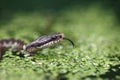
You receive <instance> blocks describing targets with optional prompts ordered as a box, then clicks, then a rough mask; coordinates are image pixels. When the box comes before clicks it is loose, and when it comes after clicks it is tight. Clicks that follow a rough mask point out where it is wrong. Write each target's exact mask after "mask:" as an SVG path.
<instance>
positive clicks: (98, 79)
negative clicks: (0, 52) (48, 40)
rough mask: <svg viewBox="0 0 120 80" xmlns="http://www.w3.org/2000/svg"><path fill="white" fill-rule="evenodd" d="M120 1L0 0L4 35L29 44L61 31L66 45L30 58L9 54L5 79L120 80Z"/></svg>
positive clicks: (1, 72)
mask: <svg viewBox="0 0 120 80" xmlns="http://www.w3.org/2000/svg"><path fill="white" fill-rule="evenodd" d="M119 9H120V0H19V1H18V0H0V37H1V39H5V38H18V39H21V40H24V41H25V42H31V41H32V40H34V39H36V38H37V37H40V36H42V35H46V34H51V33H56V32H62V33H64V34H65V36H66V37H69V38H70V39H72V40H73V41H74V42H75V45H76V47H75V48H74V49H72V48H71V47H70V46H69V43H67V42H63V43H61V45H58V46H56V47H55V48H51V49H45V50H42V51H40V52H38V55H36V56H35V57H32V59H31V58H30V59H29V58H25V59H24V58H21V57H19V56H16V55H12V52H11V51H7V52H6V53H7V54H8V55H7V54H6V55H5V56H4V58H5V59H4V60H3V61H1V62H0V78H1V80H16V79H17V80H80V79H81V80H93V79H94V80H103V79H104V80H110V79H112V80H115V79H116V80H117V79H118V80H119V79H120V76H119V75H120V48H119V47H120V36H119V34H120V10H119Z"/></svg>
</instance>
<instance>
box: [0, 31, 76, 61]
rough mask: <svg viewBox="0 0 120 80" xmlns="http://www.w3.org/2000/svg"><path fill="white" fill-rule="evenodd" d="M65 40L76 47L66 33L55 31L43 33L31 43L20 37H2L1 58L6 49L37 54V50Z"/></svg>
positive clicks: (0, 43) (0, 44)
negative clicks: (47, 33)
mask: <svg viewBox="0 0 120 80" xmlns="http://www.w3.org/2000/svg"><path fill="white" fill-rule="evenodd" d="M64 40H67V41H69V42H70V43H71V44H72V46H73V47H74V42H73V41H72V40H71V39H69V38H66V37H65V36H64V33H53V34H49V35H43V36H41V37H38V38H37V39H35V40H33V41H32V42H30V43H25V42H24V41H22V40H20V39H14V38H10V39H2V40H0V59H2V57H3V55H4V53H5V51H7V50H9V49H11V50H12V51H18V52H20V53H22V54H29V55H30V56H32V55H35V54H36V52H37V51H39V50H42V49H45V48H48V47H51V46H53V45H55V44H58V43H60V42H62V41H64Z"/></svg>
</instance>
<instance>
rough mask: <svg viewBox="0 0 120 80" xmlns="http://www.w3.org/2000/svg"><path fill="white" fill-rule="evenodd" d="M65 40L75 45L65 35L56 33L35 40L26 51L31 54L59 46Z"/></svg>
mask: <svg viewBox="0 0 120 80" xmlns="http://www.w3.org/2000/svg"><path fill="white" fill-rule="evenodd" d="M64 39H66V40H69V41H70V42H71V43H72V44H73V45H74V43H73V42H72V41H71V40H70V39H68V38H65V37H64V34H63V33H55V34H50V35H45V36H42V37H40V38H38V39H36V40H34V41H33V42H31V43H30V44H28V45H26V49H27V51H30V52H33V51H37V50H40V49H44V48H47V47H50V46H53V45H55V44H58V43H59V42H61V41H63V40H64Z"/></svg>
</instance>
